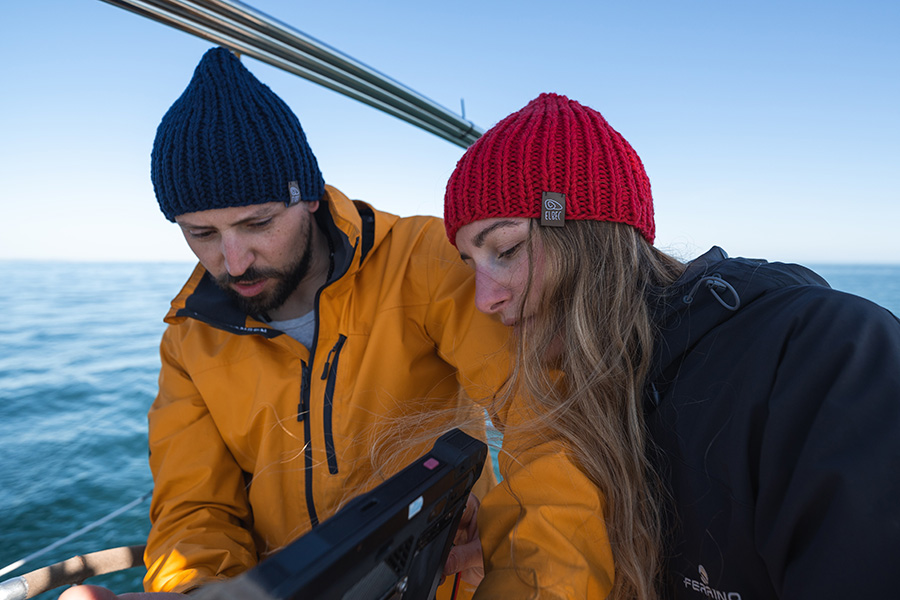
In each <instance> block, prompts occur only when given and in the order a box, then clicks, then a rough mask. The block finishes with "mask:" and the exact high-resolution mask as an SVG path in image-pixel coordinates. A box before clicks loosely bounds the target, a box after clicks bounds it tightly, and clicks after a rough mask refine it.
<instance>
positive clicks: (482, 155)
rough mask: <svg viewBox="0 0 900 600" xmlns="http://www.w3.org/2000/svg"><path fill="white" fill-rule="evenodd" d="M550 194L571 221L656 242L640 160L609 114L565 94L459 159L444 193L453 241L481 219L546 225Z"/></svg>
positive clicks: (502, 125) (542, 100)
mask: <svg viewBox="0 0 900 600" xmlns="http://www.w3.org/2000/svg"><path fill="white" fill-rule="evenodd" d="M545 192H550V193H553V194H556V195H557V196H556V197H557V199H558V198H560V197H561V198H562V202H563V203H564V204H563V212H562V213H561V214H564V218H565V220H594V221H613V222H617V223H626V224H628V225H631V226H633V227H635V228H636V229H637V230H638V231H640V232H641V234H642V235H643V236H644V238H645V239H646V240H647V241H648V242H650V243H651V244H652V243H653V240H654V237H655V233H656V228H655V225H654V222H653V197H652V194H651V192H650V180H649V178H648V177H647V173H646V172H645V171H644V165H643V163H642V162H641V159H640V157H639V156H638V155H637V153H636V152H635V151H634V149H633V148H632V147H631V145H630V144H629V143H628V142H627V141H626V140H625V138H623V137H622V136H621V135H620V134H619V132H617V131H616V130H615V129H613V128H612V127H610V125H609V123H607V122H606V119H604V118H603V115H601V114H600V113H599V112H597V111H595V110H593V109H592V108H588V107H586V106H582V105H581V104H579V103H578V102H575V101H574V100H569V99H568V98H566V97H565V96H561V95H558V94H541V95H540V96H538V97H537V98H535V99H534V100H532V101H531V102H529V103H528V105H527V106H525V108H523V109H521V110H520V111H518V112H515V113H513V114H511V115H509V116H508V117H506V118H505V119H503V120H502V121H500V122H499V123H497V124H496V125H494V126H493V127H492V128H490V129H489V130H488V131H486V132H485V133H484V135H482V136H481V137H480V138H478V140H476V141H475V143H474V144H472V146H471V147H470V148H469V149H468V150H466V152H465V154H463V156H462V158H460V159H459V162H458V163H457V164H456V169H455V170H454V171H453V174H452V175H451V176H450V180H449V181H448V182H447V190H446V192H445V194H444V226H445V227H446V229H447V237H448V238H450V242H451V243H453V244H456V232H457V231H458V230H459V228H460V227H462V226H463V225H467V224H469V223H472V222H474V221H480V220H481V219H488V218H492V217H526V218H538V217H541V218H543V217H544V214H543V213H544V210H543V209H544V193H545ZM557 216H559V215H557ZM560 224H562V222H560Z"/></svg>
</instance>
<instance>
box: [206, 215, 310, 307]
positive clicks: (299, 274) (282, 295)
mask: <svg viewBox="0 0 900 600" xmlns="http://www.w3.org/2000/svg"><path fill="white" fill-rule="evenodd" d="M312 227H313V225H312V219H310V221H309V230H308V231H307V232H306V248H304V250H303V253H302V254H301V255H300V256H299V257H298V259H297V260H296V261H295V262H293V263H291V264H289V265H288V266H287V267H286V268H285V269H283V270H280V269H273V268H260V269H258V268H256V267H252V266H251V267H249V268H248V269H247V270H246V271H244V272H243V273H242V274H241V275H238V276H237V277H232V276H231V275H230V274H228V272H227V271H226V272H225V274H223V275H221V276H219V277H216V284H217V285H218V286H219V287H220V288H222V289H223V290H224V291H225V293H227V294H228V296H229V297H230V298H231V299H232V301H234V303H235V304H237V305H238V307H239V308H240V309H241V310H242V311H244V312H245V313H247V314H248V315H265V314H266V313H268V312H269V311H272V310H275V309H276V308H279V307H280V306H281V305H282V304H284V303H285V301H287V299H288V298H290V296H291V294H293V293H294V291H295V290H296V289H297V286H298V285H300V282H301V281H303V278H304V277H306V275H307V274H308V273H309V267H310V265H311V264H312V233H313V232H312ZM263 278H266V279H271V280H274V281H275V288H274V289H273V290H271V291H269V292H265V291H264V292H261V293H259V294H257V295H255V296H250V297H247V296H242V295H240V294H239V293H237V292H236V291H235V290H234V289H233V288H232V287H231V285H230V284H234V283H241V282H244V281H256V280H258V279H263Z"/></svg>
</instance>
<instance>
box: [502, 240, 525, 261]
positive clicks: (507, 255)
mask: <svg viewBox="0 0 900 600" xmlns="http://www.w3.org/2000/svg"><path fill="white" fill-rule="evenodd" d="M523 243H524V242H519V243H518V244H516V245H515V246H513V247H512V248H510V249H509V250H504V251H503V252H501V253H500V254H498V255H497V258H501V259H502V258H512V257H513V256H515V255H516V252H518V251H519V248H521V247H522V244H523Z"/></svg>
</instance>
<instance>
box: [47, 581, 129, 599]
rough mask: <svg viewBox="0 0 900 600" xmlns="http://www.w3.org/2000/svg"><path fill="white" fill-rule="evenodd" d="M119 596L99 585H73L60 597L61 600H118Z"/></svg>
mask: <svg viewBox="0 0 900 600" xmlns="http://www.w3.org/2000/svg"><path fill="white" fill-rule="evenodd" d="M117 598H118V596H116V595H115V594H114V593H112V592H111V591H109V590H108V589H106V588H103V587H100V586H97V585H73V586H72V587H70V588H69V589H67V590H66V591H64V592H63V593H62V594H61V595H60V596H59V600H116V599H117Z"/></svg>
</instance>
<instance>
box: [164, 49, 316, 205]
mask: <svg viewBox="0 0 900 600" xmlns="http://www.w3.org/2000/svg"><path fill="white" fill-rule="evenodd" d="M150 179H151V180H152V181H153V189H154V191H155V192H156V199H157V201H159V207H160V209H162V212H163V214H164V215H166V218H167V219H169V220H170V221H174V220H175V217H177V216H178V215H182V214H185V213H190V212H197V211H201V210H209V209H213V208H226V207H229V206H249V205H251V204H263V203H265V202H284V203H286V204H288V203H291V202H292V201H296V200H297V191H298V189H299V199H301V200H305V201H315V200H319V199H320V198H321V197H322V195H323V194H324V192H325V181H324V180H323V179H322V173H321V172H319V166H318V164H317V162H316V157H315V156H314V155H313V153H312V150H310V148H309V145H308V144H307V143H306V135H304V133H303V128H302V127H300V121H299V120H298V119H297V116H296V115H294V113H293V112H291V109H290V108H288V106H287V104H285V103H284V101H282V100H281V98H279V97H278V96H276V95H275V93H274V92H273V91H272V90H270V89H269V88H268V86H266V85H264V84H263V83H261V82H260V81H259V80H258V79H256V77H254V76H253V74H252V73H250V71H248V70H247V69H246V68H245V67H244V65H242V64H241V61H240V60H239V59H238V57H237V56H235V55H234V54H232V53H231V52H230V51H229V50H227V49H226V48H213V49H212V50H209V51H208V52H207V53H206V54H204V55H203V58H202V59H200V64H198V65H197V68H196V69H195V70H194V76H193V77H192V78H191V82H190V83H189V84H188V86H187V88H186V89H185V90H184V93H182V94H181V97H179V98H178V100H176V101H175V103H174V104H173V105H172V106H171V108H169V110H168V112H166V114H165V116H164V117H163V119H162V122H161V123H160V124H159V128H158V129H157V130H156V139H155V140H154V142H153V153H152V155H151V158H150ZM294 183H296V184H297V185H296V186H294V185H293V184H294ZM289 186H290V187H289Z"/></svg>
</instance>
